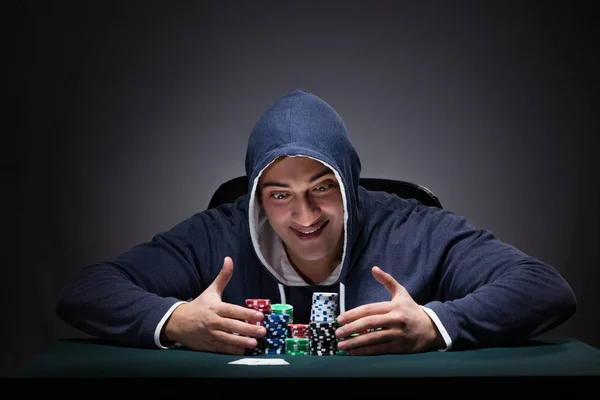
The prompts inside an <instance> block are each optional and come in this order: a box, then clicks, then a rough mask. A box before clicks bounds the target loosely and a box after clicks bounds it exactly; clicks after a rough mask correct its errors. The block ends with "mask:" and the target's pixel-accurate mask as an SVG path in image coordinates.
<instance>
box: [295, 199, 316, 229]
mask: <svg viewBox="0 0 600 400" xmlns="http://www.w3.org/2000/svg"><path fill="white" fill-rule="evenodd" d="M320 213H321V209H320V208H319V206H318V204H317V203H316V202H315V201H314V199H312V198H311V197H310V196H309V195H307V196H304V197H300V196H299V197H296V198H295V199H294V208H293V210H292V217H293V218H294V221H295V222H296V223H298V224H300V225H302V226H311V225H312V224H314V223H315V222H316V221H317V220H318V219H319V214H320Z"/></svg>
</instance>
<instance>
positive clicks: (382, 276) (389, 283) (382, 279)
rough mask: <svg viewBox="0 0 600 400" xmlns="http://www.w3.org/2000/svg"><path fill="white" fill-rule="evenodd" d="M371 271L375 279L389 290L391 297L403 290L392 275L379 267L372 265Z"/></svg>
mask: <svg viewBox="0 0 600 400" xmlns="http://www.w3.org/2000/svg"><path fill="white" fill-rule="evenodd" d="M372 273H373V276H374V277H375V279H377V282H379V283H381V284H382V285H383V286H384V287H385V288H386V289H387V291H388V292H390V295H391V297H392V298H393V297H395V296H397V295H398V294H400V292H402V291H403V290H404V287H402V285H400V284H399V283H398V282H397V281H396V280H395V279H394V277H392V276H391V275H390V274H388V273H387V272H385V271H383V270H382V269H381V268H379V267H377V266H375V267H373V268H372Z"/></svg>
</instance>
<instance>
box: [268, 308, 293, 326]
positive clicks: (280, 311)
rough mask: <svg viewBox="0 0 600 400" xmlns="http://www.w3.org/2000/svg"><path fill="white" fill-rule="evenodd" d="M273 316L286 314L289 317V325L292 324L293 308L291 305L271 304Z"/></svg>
mask: <svg viewBox="0 0 600 400" xmlns="http://www.w3.org/2000/svg"><path fill="white" fill-rule="evenodd" d="M271 312H272V313H273V314H287V315H289V316H290V321H289V323H294V306H292V305H291V304H280V303H278V304H271Z"/></svg>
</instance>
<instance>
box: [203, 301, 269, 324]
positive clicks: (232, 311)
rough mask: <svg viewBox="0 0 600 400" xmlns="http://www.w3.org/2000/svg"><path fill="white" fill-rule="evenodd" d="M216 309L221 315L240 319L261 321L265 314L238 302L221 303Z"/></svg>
mask: <svg viewBox="0 0 600 400" xmlns="http://www.w3.org/2000/svg"><path fill="white" fill-rule="evenodd" d="M215 311H216V312H217V314H218V315H219V316H220V317H223V318H231V319H237V320H240V321H249V322H261V321H262V320H263V319H264V318H265V315H264V314H263V313H261V312H260V311H256V310H255V309H253V308H250V307H242V306H238V305H237V304H231V303H225V302H223V303H220V304H219V305H218V306H217V307H216V308H215Z"/></svg>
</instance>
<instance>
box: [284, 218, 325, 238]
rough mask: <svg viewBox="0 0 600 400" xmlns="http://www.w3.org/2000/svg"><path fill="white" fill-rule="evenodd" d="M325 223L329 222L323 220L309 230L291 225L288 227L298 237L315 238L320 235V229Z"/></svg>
mask: <svg viewBox="0 0 600 400" xmlns="http://www.w3.org/2000/svg"><path fill="white" fill-rule="evenodd" d="M327 224H329V220H327V221H325V222H324V223H322V224H321V225H319V226H318V227H317V228H313V229H310V230H298V229H296V228H292V227H290V229H292V230H293V231H294V232H295V233H296V235H298V237H299V238H300V239H315V238H317V237H319V236H321V231H322V230H323V228H325V227H326V226H327Z"/></svg>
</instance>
